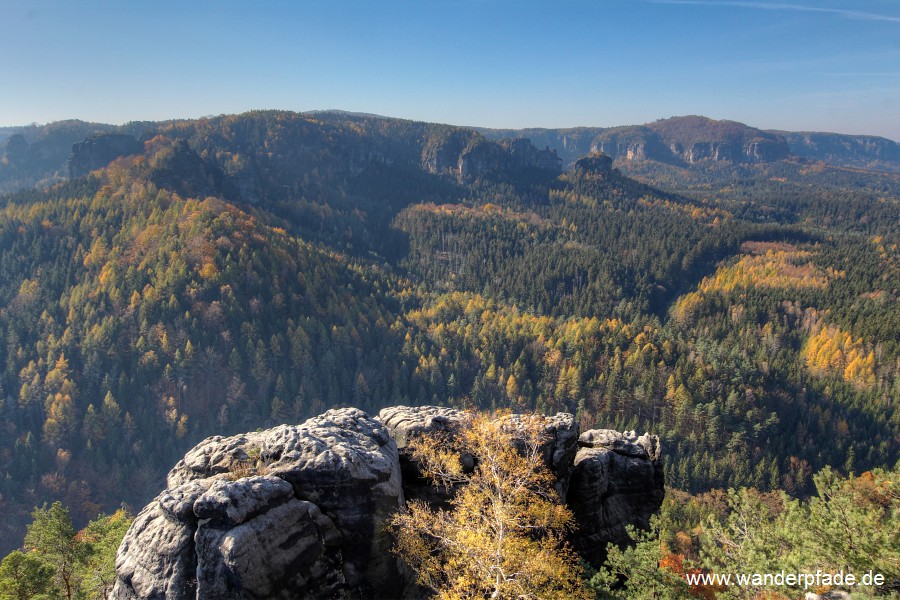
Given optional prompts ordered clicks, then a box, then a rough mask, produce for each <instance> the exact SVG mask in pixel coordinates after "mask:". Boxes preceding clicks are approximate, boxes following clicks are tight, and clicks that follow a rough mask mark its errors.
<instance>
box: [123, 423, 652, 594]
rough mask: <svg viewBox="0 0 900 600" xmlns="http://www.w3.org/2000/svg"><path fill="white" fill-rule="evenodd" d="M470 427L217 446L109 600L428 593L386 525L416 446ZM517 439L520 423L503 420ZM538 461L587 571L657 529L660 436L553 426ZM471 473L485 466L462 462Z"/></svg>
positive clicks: (376, 428) (418, 494) (321, 432)
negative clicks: (651, 525)
mask: <svg viewBox="0 0 900 600" xmlns="http://www.w3.org/2000/svg"><path fill="white" fill-rule="evenodd" d="M468 418H469V415H468V414H467V413H465V412H463V411H458V410H455V409H452V408H445V407H437V406H425V407H405V406H398V407H392V408H386V409H384V410H382V411H381V413H380V414H379V415H378V417H377V418H374V419H373V418H370V417H369V416H368V415H366V414H365V413H364V412H362V411H360V410H357V409H352V408H346V409H336V410H330V411H328V412H326V413H325V414H323V415H321V416H319V417H315V418H313V419H309V420H308V421H306V422H305V423H303V424H301V425H281V426H279V427H275V428H273V429H269V430H266V431H258V432H253V433H247V434H243V435H237V436H232V437H220V436H216V437H211V438H208V439H206V440H204V441H203V442H201V443H200V444H198V445H197V446H196V447H194V448H193V449H192V450H191V451H189V452H188V453H187V454H186V455H185V456H184V458H183V459H182V460H180V461H179V462H178V463H177V464H176V465H175V467H174V468H173V469H172V471H171V472H170V473H169V475H168V477H167V487H166V490H164V491H163V492H162V493H161V494H160V495H159V496H157V498H156V499H154V500H153V501H152V502H151V503H150V504H149V505H147V507H145V508H144V510H142V511H141V512H140V514H139V515H138V516H137V518H136V519H135V521H134V523H133V524H132V526H131V528H130V529H129V530H128V533H127V534H126V536H125V539H124V540H123V542H122V545H121V546H120V548H119V553H118V556H117V559H116V571H117V581H116V584H115V588H114V590H113V594H112V598H116V599H136V598H160V599H161V598H166V599H173V600H177V599H181V598H185V599H186V598H195V597H196V598H301V597H302V598H394V597H397V598H399V597H411V595H415V594H416V593H417V590H416V588H415V586H414V582H413V578H412V576H411V574H410V573H409V572H408V571H406V570H405V569H404V566H403V565H402V563H401V562H400V561H399V560H398V559H397V558H396V557H394V555H393V554H392V553H391V552H390V542H391V540H390V539H389V537H388V534H387V531H386V524H387V523H388V522H389V520H390V517H391V516H392V515H393V514H394V513H395V512H396V511H397V510H399V509H401V508H402V507H403V506H404V501H405V500H407V499H411V498H419V499H422V500H425V501H428V502H432V503H434V504H436V505H440V504H446V502H447V500H448V499H449V498H450V497H451V495H452V491H451V492H448V491H447V490H443V489H438V488H435V487H434V486H432V485H431V483H430V482H428V481H426V480H425V479H424V478H423V477H422V475H421V473H420V472H419V470H418V468H417V466H416V464H415V461H414V460H413V458H412V456H411V455H410V452H409V444H410V442H411V441H412V440H413V439H415V438H417V437H419V436H425V437H426V438H429V439H433V440H434V441H435V443H452V437H453V436H454V435H456V433H457V432H458V431H459V428H460V426H461V425H463V424H464V422H465V421H466V420H467V419H468ZM502 418H503V419H504V421H505V423H506V424H507V425H508V426H509V427H510V428H512V430H515V429H516V428H517V427H518V423H520V416H518V415H508V416H505V417H502ZM544 432H545V434H546V438H545V439H546V441H545V442H544V444H543V446H542V448H541V453H542V456H543V458H544V462H545V464H546V465H547V467H548V468H549V469H550V470H551V471H552V472H553V473H554V475H555V477H556V489H557V492H558V493H559V495H560V498H562V499H563V500H564V501H566V502H567V503H568V504H569V506H570V507H571V508H572V510H573V512H574V514H575V516H576V519H577V521H578V524H579V528H580V531H581V533H580V534H579V535H578V537H577V538H575V539H573V540H572V541H573V543H574V544H575V545H576V546H577V547H578V548H579V549H580V550H581V551H582V552H584V555H585V557H586V558H588V559H591V560H595V559H596V557H598V556H600V555H601V554H602V552H600V551H599V550H602V549H603V548H605V545H606V542H607V541H622V540H623V539H624V538H623V535H624V526H625V524H627V523H632V524H635V525H639V526H646V525H647V522H648V520H649V517H650V514H652V512H654V511H655V510H657V509H658V508H659V505H660V502H661V500H662V470H661V466H660V464H659V443H658V440H657V438H656V437H654V436H648V435H644V436H640V437H638V436H635V435H634V434H633V433H626V434H621V433H618V432H615V431H608V430H593V431H588V432H585V433H584V434H581V436H579V431H578V426H577V424H576V422H575V419H574V417H573V416H572V415H571V414H568V413H560V414H557V415H554V416H550V417H545V418H544ZM462 458H463V464H464V465H468V468H474V465H475V464H476V461H477V457H473V456H464V457H462Z"/></svg>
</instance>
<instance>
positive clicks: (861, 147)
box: [773, 131, 900, 173]
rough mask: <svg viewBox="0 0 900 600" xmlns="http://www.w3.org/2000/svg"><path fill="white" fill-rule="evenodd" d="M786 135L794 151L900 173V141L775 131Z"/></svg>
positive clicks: (806, 155) (812, 156)
mask: <svg viewBox="0 0 900 600" xmlns="http://www.w3.org/2000/svg"><path fill="white" fill-rule="evenodd" d="M773 133H777V134H779V135H781V136H783V137H784V138H785V139H786V140H787V143H788V145H789V146H790V149H791V154H794V155H796V156H800V157H802V158H806V159H809V160H821V161H825V162H827V163H831V164H835V165H844V166H851V167H862V168H873V169H879V170H884V171H891V172H894V173H897V172H900V144H898V143H897V142H895V141H893V140H888V139H885V138H882V137H876V136H867V135H841V134H837V133H812V132H789V131H776V132H773Z"/></svg>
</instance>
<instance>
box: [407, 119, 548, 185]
mask: <svg viewBox="0 0 900 600" xmlns="http://www.w3.org/2000/svg"><path fill="white" fill-rule="evenodd" d="M422 167H423V168H424V169H425V170H426V171H428V172H429V173H436V174H449V175H453V176H454V177H455V178H457V179H458V180H459V181H461V182H463V183H469V182H472V181H474V180H475V179H478V178H480V177H485V176H499V175H502V174H504V173H509V172H522V171H545V172H548V173H553V174H556V173H559V172H560V159H559V157H558V156H557V155H556V151H555V150H551V149H550V148H545V149H544V150H538V149H537V148H535V147H534V145H533V144H532V143H531V142H530V141H529V140H527V139H524V138H514V139H503V140H500V141H498V142H492V141H488V140H487V139H485V138H484V137H482V136H481V135H479V134H477V133H475V132H474V131H472V130H468V129H454V130H451V131H449V132H446V133H445V134H443V135H442V136H441V137H438V138H435V139H433V140H431V141H429V142H428V143H427V144H426V145H425V147H424V149H423V151H422Z"/></svg>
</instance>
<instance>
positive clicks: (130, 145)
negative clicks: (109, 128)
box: [68, 133, 144, 179]
mask: <svg viewBox="0 0 900 600" xmlns="http://www.w3.org/2000/svg"><path fill="white" fill-rule="evenodd" d="M143 151H144V145H143V144H141V143H140V142H139V141H137V139H135V137H134V136H133V135H125V134H118V133H110V134H104V135H97V136H93V137H89V138H87V139H86V140H84V141H82V142H76V143H75V144H73V145H72V154H71V155H70V156H69V161H68V169H69V178H70V179H74V178H75V177H81V176H82V175H87V174H88V173H90V172H91V171H93V170H94V169H100V168H103V167H105V166H106V165H108V164H109V163H110V162H112V161H113V160H115V159H117V158H119V157H120V156H128V155H131V154H141V153H142V152H143Z"/></svg>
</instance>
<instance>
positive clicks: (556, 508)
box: [394, 415, 590, 600]
mask: <svg viewBox="0 0 900 600" xmlns="http://www.w3.org/2000/svg"><path fill="white" fill-rule="evenodd" d="M543 436H544V429H543V418H542V417H540V416H537V415H531V416H524V417H523V416H519V417H509V416H507V417H500V418H494V419H491V418H489V417H487V416H485V415H479V416H475V417H473V418H471V419H470V421H469V422H468V423H466V424H465V425H464V426H463V427H462V429H461V431H460V432H459V433H458V435H457V436H456V437H455V438H454V441H453V442H450V443H448V444H435V443H434V441H433V440H430V441H429V440H425V439H423V440H419V441H417V442H414V443H413V444H412V446H411V449H412V452H413V456H414V457H415V458H416V459H417V460H418V461H419V464H420V468H421V469H422V470H423V471H424V472H425V473H426V474H427V475H428V476H430V477H431V478H433V479H434V481H435V482H436V483H437V484H439V485H443V486H447V487H448V488H450V487H451V486H457V485H458V486H459V487H458V490H457V493H456V495H455V496H454V498H453V499H452V500H451V502H450V506H451V508H450V509H449V510H434V509H432V508H431V507H430V506H429V505H428V504H426V503H424V502H421V501H413V502H410V503H409V504H408V510H407V511H406V512H405V513H401V514H399V515H397V516H396V517H395V519H394V526H395V527H396V531H397V545H396V548H395V552H396V553H397V554H398V555H399V556H401V557H402V558H403V560H405V561H406V562H407V564H409V565H410V566H411V567H412V568H413V569H414V570H415V571H416V573H417V574H418V580H419V582H420V584H422V585H423V586H425V587H428V588H430V589H432V590H434V591H435V592H436V593H437V595H438V597H439V598H443V599H448V600H449V599H461V598H487V597H490V598H587V597H590V594H589V593H588V592H587V590H586V588H585V586H584V584H583V582H582V579H581V577H580V571H581V569H580V568H579V563H578V559H577V557H576V555H575V554H574V552H572V550H571V549H570V548H569V547H568V546H567V545H566V543H565V541H564V540H563V534H564V532H565V531H566V530H567V529H568V528H569V527H570V526H571V521H572V515H571V513H570V512H569V511H568V509H567V508H566V507H565V506H564V505H562V504H561V503H560V501H559V498H558V496H557V495H556V492H555V491H554V489H553V477H552V475H551V474H550V473H549V472H548V471H547V469H546V468H545V466H544V464H543V460H542V458H541V452H540V447H541V443H542V441H543ZM467 455H468V456H473V457H475V465H474V467H471V468H468V469H466V468H464V465H463V463H462V461H461V459H460V457H461V456H467Z"/></svg>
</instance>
